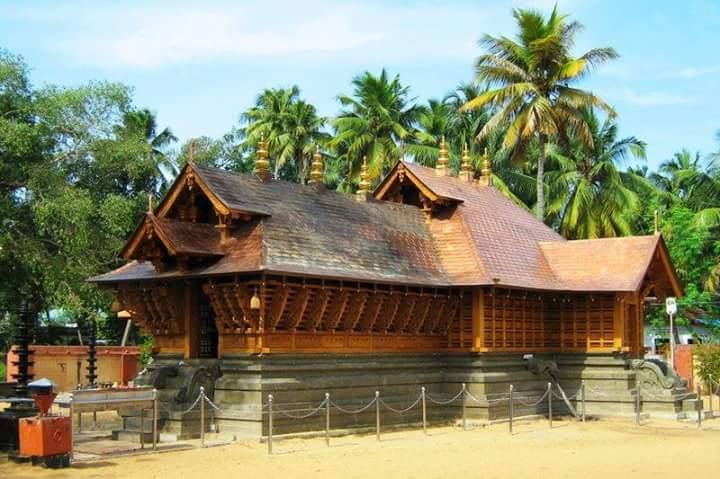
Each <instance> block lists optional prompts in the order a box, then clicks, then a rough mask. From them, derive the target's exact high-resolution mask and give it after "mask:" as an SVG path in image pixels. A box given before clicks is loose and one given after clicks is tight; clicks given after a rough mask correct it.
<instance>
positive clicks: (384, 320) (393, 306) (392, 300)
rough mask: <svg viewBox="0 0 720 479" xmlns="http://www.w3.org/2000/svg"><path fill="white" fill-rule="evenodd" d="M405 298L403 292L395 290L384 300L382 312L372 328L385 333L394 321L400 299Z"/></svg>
mask: <svg viewBox="0 0 720 479" xmlns="http://www.w3.org/2000/svg"><path fill="white" fill-rule="evenodd" d="M403 298H405V299H407V298H406V296H404V294H403V293H398V292H395V293H393V294H391V295H390V297H389V298H388V299H387V301H385V304H384V306H383V314H381V315H380V320H378V322H377V323H376V324H375V326H374V329H376V330H377V331H380V332H382V333H387V331H388V328H389V327H390V325H391V324H392V323H393V322H394V321H395V316H396V315H397V312H398V310H399V309H400V300H401V299H403Z"/></svg>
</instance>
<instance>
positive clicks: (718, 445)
mask: <svg viewBox="0 0 720 479" xmlns="http://www.w3.org/2000/svg"><path fill="white" fill-rule="evenodd" d="M274 446H275V448H274V449H275V454H274V455H272V456H268V454H267V447H266V445H265V444H260V443H257V442H252V443H235V444H230V445H225V446H216V447H208V448H195V449H191V450H183V451H172V452H161V453H155V454H142V455H132V456H124V457H116V456H110V457H105V458H103V459H101V460H97V461H90V462H82V463H76V464H74V465H73V467H72V468H71V469H65V470H55V471H53V470H45V469H41V468H37V467H31V466H29V465H27V464H19V465H18V464H10V463H7V464H0V477H2V478H7V479H31V478H32V479H39V478H72V479H75V478H108V479H112V478H118V479H119V478H123V479H127V478H132V479H144V478H158V479H160V478H162V479H165V478H196V477H198V478H205V479H211V478H216V477H217V478H222V477H262V478H263V479H273V478H283V479H288V478H298V479H303V478H318V477H332V478H337V477H342V478H347V479H351V478H368V477H369V478H403V479H405V478H475V477H478V478H479V477H482V478H484V479H490V478H519V477H534V478H535V477H542V478H544V477H548V478H553V479H557V478H582V479H594V478H602V479H608V477H609V476H613V477H652V478H664V477H678V476H680V475H682V476H683V477H693V479H698V478H704V477H716V476H717V470H718V468H720V454H719V452H720V418H716V419H713V420H709V421H706V422H705V423H704V425H703V429H702V430H698V429H697V428H696V426H695V425H691V424H681V423H675V422H660V421H652V422H651V423H649V424H647V425H644V426H642V427H637V426H635V425H634V424H633V423H632V422H630V421H592V422H588V423H585V424H581V423H577V422H571V421H567V420H566V421H561V422H556V423H555V425H554V427H553V428H552V429H549V428H548V423H547V421H526V422H522V423H520V424H516V425H515V432H514V434H513V435H512V436H511V435H510V434H509V433H508V428H507V425H505V424H497V425H493V426H489V427H483V428H472V429H471V430H469V431H462V430H460V429H458V428H454V427H443V428H431V429H430V430H429V436H424V435H423V433H422V431H417V430H406V431H399V432H392V433H385V434H383V435H382V441H381V442H379V443H378V442H377V441H376V439H375V436H374V435H368V436H345V437H338V438H333V439H332V440H331V446H330V447H326V446H325V442H324V440H323V439H322V438H311V439H284V440H276V441H275V444H274Z"/></svg>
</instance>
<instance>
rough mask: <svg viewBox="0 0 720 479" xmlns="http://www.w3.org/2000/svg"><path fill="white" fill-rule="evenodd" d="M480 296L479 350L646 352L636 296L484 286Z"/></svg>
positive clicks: (478, 313)
mask: <svg viewBox="0 0 720 479" xmlns="http://www.w3.org/2000/svg"><path fill="white" fill-rule="evenodd" d="M478 295H479V296H480V298H479V299H478V300H477V301H476V305H475V313H474V314H475V315H476V316H477V317H479V318H480V319H479V325H478V327H477V328H478V330H479V331H480V334H479V335H478V338H477V341H476V347H475V349H476V350H477V351H517V352H533V351H538V352H541V351H568V352H571V351H589V352H608V351H620V350H625V351H632V352H634V353H639V352H640V351H641V350H642V319H641V315H640V314H639V311H638V309H637V301H636V300H634V301H633V300H632V299H631V298H633V297H634V296H633V295H624V294H615V293H594V294H587V293H567V294H557V293H538V292H530V291H524V290H513V289H507V288H482V289H481V293H478ZM631 302H632V308H635V309H632V308H629V305H630V303H631Z"/></svg>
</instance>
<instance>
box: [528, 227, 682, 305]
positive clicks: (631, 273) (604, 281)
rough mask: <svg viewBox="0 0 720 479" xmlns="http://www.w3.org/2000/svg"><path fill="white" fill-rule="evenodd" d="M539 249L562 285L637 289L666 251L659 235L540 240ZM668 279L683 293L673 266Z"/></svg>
mask: <svg viewBox="0 0 720 479" xmlns="http://www.w3.org/2000/svg"><path fill="white" fill-rule="evenodd" d="M540 248H541V249H542V251H543V254H544V255H545V257H546V258H547V260H548V264H549V265H550V268H551V269H552V271H553V274H554V275H555V277H556V278H557V279H558V281H560V282H561V283H562V285H563V287H564V288H565V289H568V290H576V291H585V290H589V289H590V290H593V291H636V290H637V289H638V288H640V286H641V285H642V282H643V280H644V279H645V275H646V272H647V271H648V268H649V267H650V263H651V262H652V261H653V257H654V256H655V254H656V253H660V254H663V255H666V254H667V252H666V250H665V246H664V244H663V241H662V237H661V236H660V235H651V236H630V237H624V238H603V239H592V240H577V241H567V242H564V243H557V242H541V243H540ZM668 279H669V281H670V283H671V284H672V286H673V287H674V289H676V291H675V294H676V295H681V294H682V291H679V288H680V282H679V280H678V278H677V275H676V274H675V272H674V270H672V268H670V270H669V278H668Z"/></svg>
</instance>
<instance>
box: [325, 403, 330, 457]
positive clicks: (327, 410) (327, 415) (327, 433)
mask: <svg viewBox="0 0 720 479" xmlns="http://www.w3.org/2000/svg"><path fill="white" fill-rule="evenodd" d="M325 445H326V446H329V445H330V393H325Z"/></svg>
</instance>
